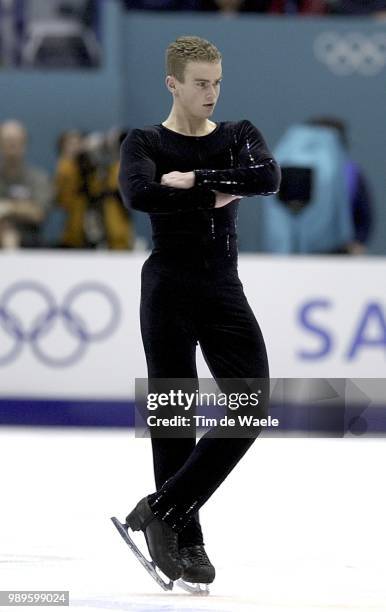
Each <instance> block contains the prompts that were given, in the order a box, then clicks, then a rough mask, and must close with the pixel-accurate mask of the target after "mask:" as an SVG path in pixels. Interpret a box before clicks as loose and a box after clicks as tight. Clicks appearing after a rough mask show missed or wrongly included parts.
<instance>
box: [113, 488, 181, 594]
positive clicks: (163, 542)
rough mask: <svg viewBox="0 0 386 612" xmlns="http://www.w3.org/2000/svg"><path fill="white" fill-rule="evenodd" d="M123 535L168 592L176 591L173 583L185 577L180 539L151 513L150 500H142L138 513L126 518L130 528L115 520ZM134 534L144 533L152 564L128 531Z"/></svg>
mask: <svg viewBox="0 0 386 612" xmlns="http://www.w3.org/2000/svg"><path fill="white" fill-rule="evenodd" d="M111 520H112V521H113V523H114V525H115V527H116V528H117V529H118V531H119V533H120V534H121V536H122V537H123V539H124V540H125V542H126V543H127V544H128V546H129V547H130V549H131V550H132V551H133V552H134V554H135V556H136V557H137V558H138V560H139V561H140V562H141V563H142V565H143V566H144V567H145V568H146V570H147V571H148V572H149V573H150V575H151V576H152V577H153V578H154V580H156V582H157V583H158V584H159V585H160V586H161V587H162V588H163V589H165V590H171V589H172V588H173V582H172V581H173V580H177V579H178V578H180V577H181V575H182V570H183V567H182V563H181V561H180V558H179V553H178V535H177V533H175V532H174V531H173V529H172V528H171V527H169V525H168V524H167V523H165V521H162V520H161V519H159V518H158V517H157V516H156V515H155V514H154V513H153V512H152V510H151V508H150V506H149V503H148V501H147V497H144V498H143V499H141V500H140V501H139V502H138V504H137V505H136V507H135V508H134V510H132V512H130V514H129V515H128V516H127V517H126V524H125V525H123V524H122V523H120V522H119V521H118V519H116V518H115V517H112V519H111ZM129 528H130V529H132V530H133V531H139V530H141V531H143V533H144V536H145V539H146V543H147V547H148V550H149V553H150V556H151V561H149V560H148V559H146V557H145V556H144V555H143V554H142V553H141V551H140V550H139V548H138V547H137V546H136V544H135V543H134V542H133V540H132V539H131V538H130V535H129V532H128V529H129ZM157 568H159V569H160V570H161V571H162V572H163V573H164V574H165V575H166V576H167V577H168V578H169V579H170V582H169V583H167V582H165V580H163V579H162V577H161V576H160V574H159V573H158V572H157Z"/></svg>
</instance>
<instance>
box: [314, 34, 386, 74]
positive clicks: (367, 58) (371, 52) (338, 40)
mask: <svg viewBox="0 0 386 612" xmlns="http://www.w3.org/2000/svg"><path fill="white" fill-rule="evenodd" d="M314 52H315V56H316V58H317V59H318V60H319V61H321V62H322V63H323V64H326V65H327V66H328V68H329V69H330V70H331V71H332V72H333V73H334V74H336V75H339V76H347V75H350V74H354V73H358V74H361V75H362V76H375V75H377V74H379V73H380V72H381V70H383V68H384V67H385V65H386V32H384V33H381V32H380V33H378V34H372V35H369V36H365V35H364V34H360V33H359V32H351V33H349V34H345V35H344V34H337V33H335V32H324V33H322V34H320V35H319V36H318V37H317V38H316V40H315V42H314Z"/></svg>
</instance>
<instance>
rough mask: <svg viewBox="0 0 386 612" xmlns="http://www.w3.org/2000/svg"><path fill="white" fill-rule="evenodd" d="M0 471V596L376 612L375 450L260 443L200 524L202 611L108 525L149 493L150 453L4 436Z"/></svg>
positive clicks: (381, 533) (91, 434) (109, 444)
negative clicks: (158, 578)
mask: <svg viewBox="0 0 386 612" xmlns="http://www.w3.org/2000/svg"><path fill="white" fill-rule="evenodd" d="M0 459H1V463H0V468H1V491H2V502H1V521H0V573H1V578H0V590H11V589H18V590H29V589H32V590H40V589H41V590H56V589H57V590H69V591H70V601H71V609H72V610H79V611H81V612H86V611H97V610H98V611H100V610H106V611H109V610H115V611H118V610H127V611H132V610H135V611H162V612H180V611H187V610H194V611H196V612H199V611H204V610H205V611H206V610H209V611H211V612H215V611H222V612H224V611H229V612H239V611H240V612H242V611H250V610H256V611H257V612H263V611H264V612H271V611H272V612H284V611H288V610H291V611H294V612H303V611H307V612H319V611H329V612H331V611H337V610H339V611H340V610H342V611H358V612H359V611H363V612H370V611H374V610H377V611H381V610H386V571H385V569H386V568H385V565H386V564H385V555H386V511H385V510H386V493H385V466H386V441H384V440H375V439H371V440H369V439H367V440H363V439H349V440H327V439H285V440H284V439H260V440H257V441H256V442H255V444H254V445H253V446H252V448H251V449H250V450H249V451H248V453H247V454H246V455H245V457H244V458H243V460H242V461H241V462H240V464H239V465H238V466H237V467H236V468H235V470H234V471H233V472H232V473H231V475H230V476H229V477H228V479H227V480H226V482H225V483H224V484H223V485H222V486H221V487H220V488H219V489H218V490H217V491H216V493H215V494H214V495H213V496H212V498H211V499H210V500H209V501H208V503H207V504H206V505H205V506H204V508H203V509H202V510H201V513H200V516H201V523H202V526H203V530H204V537H205V542H206V547H207V551H208V554H209V556H210V558H211V560H212V562H213V563H214V565H215V566H216V570H217V577H216V580H215V582H214V584H213V585H212V586H211V594H210V596H209V597H206V598H204V597H197V596H191V595H189V594H185V593H183V592H182V591H179V590H175V591H173V592H171V593H166V592H162V591H160V588H159V587H158V585H157V584H156V583H155V582H153V580H152V579H151V577H150V576H148V574H147V573H146V572H145V570H144V569H143V568H142V566H141V565H140V564H139V562H138V561H137V560H136V559H135V557H134V556H133V555H132V553H131V552H130V550H129V549H128V548H127V547H126V545H125V543H124V542H123V540H122V539H121V538H120V537H119V534H118V532H117V531H116V530H115V528H114V526H113V524H112V523H111V521H110V520H109V519H110V516H112V515H116V516H117V517H118V518H120V520H123V519H124V517H125V516H126V514H127V512H128V511H129V510H131V509H132V507H133V506H134V505H135V503H136V502H137V501H138V500H139V499H140V498H141V497H143V496H144V495H145V494H147V493H150V492H152V491H153V490H154V485H153V476H152V462H151V452H150V442H149V440H139V439H135V438H133V437H132V436H130V435H129V434H128V432H127V431H112V430H107V431H104V432H103V431H94V430H63V429H59V430H52V429H30V430H27V429H17V428H2V429H0ZM140 537H142V536H140ZM2 609H5V608H2ZM22 609H26V608H22ZM30 609H31V608H30ZM34 609H36V608H34ZM43 609H47V610H51V609H58V608H53V607H52V608H51V607H49V608H43Z"/></svg>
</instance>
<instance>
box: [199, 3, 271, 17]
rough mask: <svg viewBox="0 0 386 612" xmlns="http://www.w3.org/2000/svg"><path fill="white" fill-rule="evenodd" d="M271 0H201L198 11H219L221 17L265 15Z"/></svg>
mask: <svg viewBox="0 0 386 612" xmlns="http://www.w3.org/2000/svg"><path fill="white" fill-rule="evenodd" d="M271 3H272V0H201V2H200V10H202V11H219V12H220V13H222V14H223V15H235V14H237V13H251V12H252V13H265V12H267V11H268V10H269V9H270V7H271Z"/></svg>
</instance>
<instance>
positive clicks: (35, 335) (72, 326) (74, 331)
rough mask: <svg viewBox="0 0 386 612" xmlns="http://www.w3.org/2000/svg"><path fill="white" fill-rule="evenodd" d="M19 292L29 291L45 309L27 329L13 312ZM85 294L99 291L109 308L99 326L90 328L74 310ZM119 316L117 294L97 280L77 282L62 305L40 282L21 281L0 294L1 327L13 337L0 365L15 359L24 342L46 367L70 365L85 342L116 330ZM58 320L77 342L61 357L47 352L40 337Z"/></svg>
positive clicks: (100, 337)
mask: <svg viewBox="0 0 386 612" xmlns="http://www.w3.org/2000/svg"><path fill="white" fill-rule="evenodd" d="M22 292H27V294H28V292H30V293H31V292H32V293H33V294H34V295H35V296H37V297H38V298H39V299H40V300H42V302H43V305H44V310H43V312H42V313H41V314H39V315H37V316H36V317H35V318H34V319H33V320H32V322H31V324H30V327H29V329H26V327H25V326H23V323H22V321H21V320H20V317H19V316H17V314H16V313H15V312H14V311H12V308H11V306H12V304H11V302H12V300H13V299H14V298H15V296H17V295H20V294H21V293H22ZM87 293H95V294H99V296H101V297H102V298H103V299H105V300H106V303H107V304H108V306H109V308H110V316H109V319H108V321H107V322H106V323H105V324H104V326H103V327H102V328H101V329H97V330H96V331H91V330H90V329H88V325H87V324H86V322H85V320H84V318H83V317H82V316H81V315H80V314H79V312H76V309H75V306H76V304H75V302H76V300H78V298H80V297H81V296H83V295H85V294H87ZM120 315H121V309H120V304H119V301H118V298H117V296H116V295H115V293H113V291H112V290H111V289H109V288H108V287H106V286H105V285H102V284H101V283H97V282H88V283H83V284H81V285H77V286H76V287H74V288H73V289H71V290H70V291H69V292H68V294H67V295H66V296H65V297H64V299H63V302H62V305H61V306H58V305H57V303H56V301H55V298H54V297H53V295H52V293H51V292H50V291H49V290H48V289H47V288H46V287H44V286H43V285H41V284H40V283H36V282H32V281H24V282H20V283H15V284H14V285H12V286H11V287H9V288H8V289H7V290H6V291H5V292H4V293H3V295H2V296H1V297H0V327H1V328H2V329H3V330H4V331H5V332H6V334H7V335H8V336H10V337H11V338H12V339H13V344H12V346H11V347H10V349H9V350H8V351H7V352H6V353H4V354H3V355H1V354H0V366H1V365H6V364H9V363H11V362H12V361H14V360H15V359H16V358H17V357H18V356H19V354H20V352H21V350H22V348H23V345H24V344H25V343H29V344H30V346H31V349H32V351H33V353H34V355H35V356H36V357H37V359H39V361H41V362H42V363H44V364H45V365H47V366H50V367H66V366H69V365H73V364H74V363H76V362H77V361H79V359H81V358H82V357H83V355H84V353H85V351H86V347H87V344H88V343H90V342H98V341H100V340H105V339H106V338H108V337H109V336H111V335H112V334H113V333H114V331H115V330H116V328H117V326H118V323H119V320H120ZM58 319H61V320H62V321H63V324H64V327H65V329H66V330H67V331H68V333H69V334H70V336H71V337H74V338H75V339H76V340H77V341H78V342H77V344H76V346H75V347H74V349H73V350H72V351H71V352H70V353H69V354H67V355H65V356H63V357H55V356H52V355H49V354H47V352H46V351H45V350H44V349H43V348H42V346H41V340H42V338H44V337H46V336H47V335H48V333H49V332H50V331H51V330H52V327H53V326H54V324H55V322H56V321H57V320H58Z"/></svg>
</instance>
